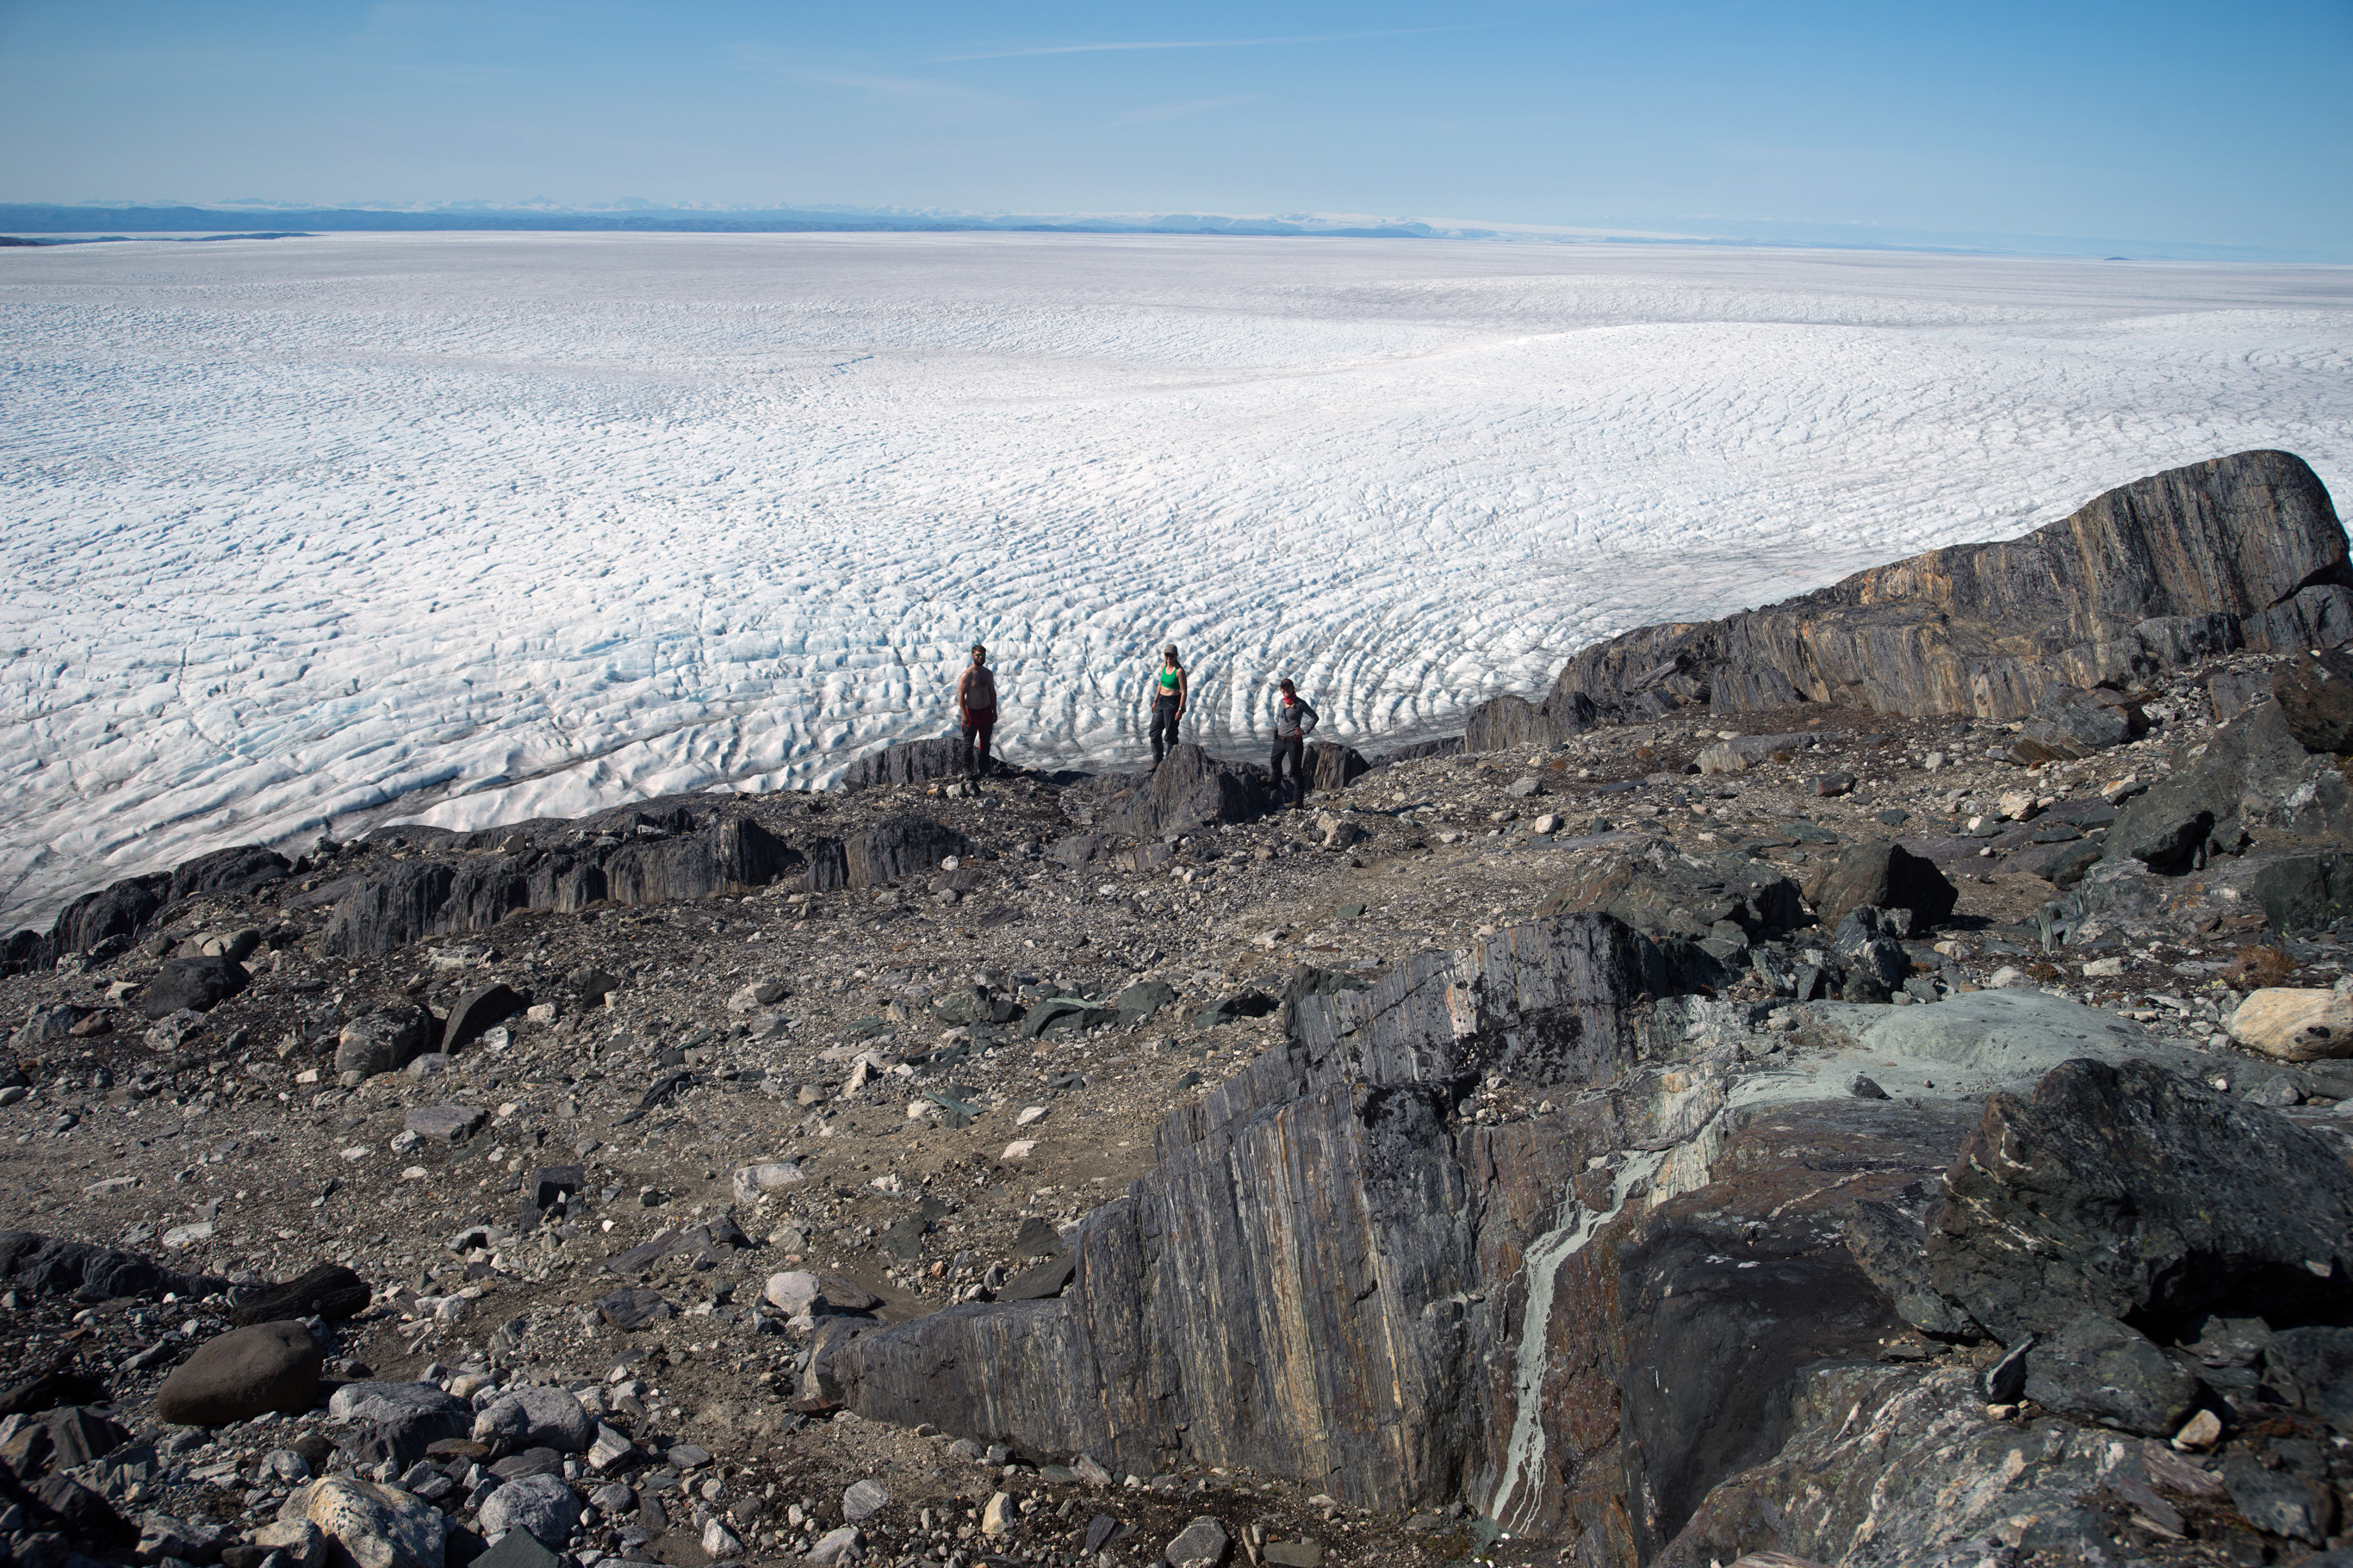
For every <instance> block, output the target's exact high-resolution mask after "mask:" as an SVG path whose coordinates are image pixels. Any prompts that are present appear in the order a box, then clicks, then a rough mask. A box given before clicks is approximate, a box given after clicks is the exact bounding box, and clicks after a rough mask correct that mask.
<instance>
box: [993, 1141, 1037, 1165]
mask: <svg viewBox="0 0 2353 1568" xmlns="http://www.w3.org/2000/svg"><path fill="white" fill-rule="evenodd" d="M1037 1147H1038V1140H1036V1139H1035V1138H1016V1139H1015V1140H1014V1141H1013V1142H1010V1143H1008V1144H1007V1145H1006V1146H1005V1152H1004V1153H1002V1154H1000V1155H998V1156H997V1158H998V1159H1000V1160H1027V1159H1028V1158H1029V1152H1030V1151H1031V1150H1033V1149H1035V1148H1037Z"/></svg>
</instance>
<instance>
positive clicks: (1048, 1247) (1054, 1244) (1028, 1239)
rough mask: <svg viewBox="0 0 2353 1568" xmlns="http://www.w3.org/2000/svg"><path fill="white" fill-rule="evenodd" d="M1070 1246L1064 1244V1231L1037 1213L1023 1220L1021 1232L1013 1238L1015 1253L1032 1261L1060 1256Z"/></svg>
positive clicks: (1017, 1256) (1018, 1256)
mask: <svg viewBox="0 0 2353 1568" xmlns="http://www.w3.org/2000/svg"><path fill="white" fill-rule="evenodd" d="M1067 1250H1068V1248H1066V1247H1063V1245H1062V1233H1061V1232H1060V1231H1059V1230H1057V1229H1055V1228H1054V1225H1053V1222H1052V1221H1050V1220H1048V1219H1044V1218H1042V1217H1040V1216H1039V1215H1030V1216H1029V1218H1028V1219H1026V1220H1023V1221H1022V1222H1021V1229H1020V1232H1019V1234H1018V1235H1016V1236H1015V1237H1014V1238H1013V1255H1014V1256H1015V1257H1016V1258H1027V1259H1029V1260H1030V1261H1032V1262H1035V1261H1036V1260H1038V1259H1039V1258H1060V1257H1061V1256H1062V1254H1063V1253H1064V1252H1065V1251H1067Z"/></svg>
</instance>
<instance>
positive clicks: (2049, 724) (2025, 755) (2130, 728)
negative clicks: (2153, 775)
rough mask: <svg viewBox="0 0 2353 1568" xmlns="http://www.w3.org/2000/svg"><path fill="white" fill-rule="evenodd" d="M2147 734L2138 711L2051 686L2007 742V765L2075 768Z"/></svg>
mask: <svg viewBox="0 0 2353 1568" xmlns="http://www.w3.org/2000/svg"><path fill="white" fill-rule="evenodd" d="M2147 731H2148V720H2147V718H2146V717H2144V716H2143V715H2142V713H2141V711H2140V710H2139V709H2138V708H2137V707H2133V706H2129V705H2119V704H2112V703H2106V702H2103V701H2101V700H2100V699H2099V696H2098V695H2096V694H2094V693H2093V692H2089V691H2084V690H2079V689H2076V688H2075V687H2073V686H2054V687H2052V689H2050V690H2048V691H2046V692H2044V693H2043V694H2042V700H2040V701H2038V702H2037V703H2035V705H2034V710H2033V711H2032V712H2031V713H2030V714H2029V715H2027V720H2026V726H2025V728H2023V729H2021V731H2019V732H2018V739H2017V740H2015V741H2012V742H2010V761H2011V762H2013V763H2022V764H2024V765H2027V766H2030V767H2031V766H2034V765H2036V764H2039V763H2067V762H2074V761H2076V760H2078V759H2079V758H2083V757H2088V756H2090V755H2091V754H2092V753H2093V752H2105V751H2106V750H2108V749H2109V748H2111V747H2114V746H2121V745H2123V744H2124V743H2125V742H2126V741H2129V740H2131V739H2133V738H2134V737H2135V736H2136V735H2141V734H2146V733H2147Z"/></svg>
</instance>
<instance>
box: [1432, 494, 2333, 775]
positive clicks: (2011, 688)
mask: <svg viewBox="0 0 2353 1568" xmlns="http://www.w3.org/2000/svg"><path fill="white" fill-rule="evenodd" d="M2348 632H2353V569H2348V563H2347V557H2346V542H2345V531H2344V528H2343V526H2342V525H2341V524H2340V523H2339V522H2338V521H2337V514H2336V510H2335V509H2334V508H2333V507H2332V506H2331V505H2330V502H2329V498H2328V492H2327V489H2326V488H2325V487H2323V486H2322V484H2321V483H2320V480H2319V479H2318V478H2317V477H2316V476H2315V475H2314V473H2313V472H2312V470H2311V469H2310V468H2308V467H2306V465H2305V463H2304V462H2303V461H2302V460H2301V459H2300V458H2295V457H2292V456H2290V455H2289V454H2287V453H2284V452H2260V451H2259V452H2242V453H2239V454H2237V455H2235V456H2232V457H2228V458H2215V459H2212V460H2210V461H2207V462H2202V463H2193V464H2190V465H2189V466H2188V467H2186V468H2173V469H2169V470H2168V471H2166V472H2164V473H2161V474H2158V475H2155V476H2153V477H2151V478H2148V479H2139V480H2137V481H2135V482H2134V483H2132V484H2129V485H2126V486H2124V487H2122V488H2120V489H2114V490H2110V491H2108V492H2106V493H2105V494H2104V495H2101V496H2099V497H2097V498H2095V499H2094V500H2092V501H2091V502H2090V503H2089V504H2087V505H2086V506H2084V508H2083V510H2080V511H2077V512H2076V513H2075V514H2074V515H2073V516H2072V517H2068V518H2065V519H2063V520H2062V521H2058V522H2055V523H2052V524H2050V525H2049V526H2048V527H2044V528H2040V529H2037V530H2035V531H2033V532H2031V533H2029V534H2026V535H2025V536H2023V537H2022V538H2019V539H2015V540H2011V541H2009V542H2002V543H1990V544H1964V545H1955V546H1952V547H1949V548H1947V549H1943V550H1934V551H1930V552H1926V553H1925V554H1922V555H1916V556H1914V557H1911V558H1910V559H1908V560H1905V561H1900V562H1896V563H1894V564H1892V565H1887V566H1880V567H1874V568H1873V569H1871V570H1870V571H1866V572H1860V573H1857V574H1854V575H1853V576H1852V577H1848V578H1846V579H1844V580H1843V581H1841V582H1840V583H1837V584H1833V585H1832V586H1831V587H1828V588H1824V589H1820V590H1818V591H1816V592H1814V593H1811V594H1808V595H1802V596H1800V597H1799V598H1795V599H1789V600H1785V601H1783V602H1782V603H1780V604H1778V605H1767V606H1766V607H1765V608H1763V609H1758V610H1751V611H1747V612H1745V613H1743V614H1741V615H1736V616H1729V617H1726V618H1725V619H1724V620H1720V621H1706V622H1701V623H1697V624H1686V625H1667V626H1644V627H1641V628H1640V629H1639V630H1636V631H1631V632H1628V633H1626V634H1625V635H1624V636H1622V637H1613V638H1611V639H1610V640H1609V641H1608V642H1604V643H1599V644H1597V645H1595V646H1594V647H1588V648H1587V649H1585V650H1584V651H1583V652H1581V653H1579V654H1578V655H1577V657H1576V658H1574V659H1572V660H1570V661H1569V663H1568V664H1567V666H1566V667H1565V668H1563V669H1562V670H1561V672H1560V674H1559V676H1558V677H1557V678H1556V679H1555V681H1554V683H1553V686H1552V689H1551V691H1550V692H1549V693H1548V694H1547V695H1546V698H1545V700H1544V701H1543V702H1542V703H1541V704H1539V705H1538V706H1537V708H1536V709H1535V711H1534V713H1533V714H1532V715H1531V716H1529V717H1527V718H1526V719H1525V720H1523V721H1521V722H1520V723H1519V724H1518V725H1517V726H1516V727H1515V728H1514V732H1513V733H1512V734H1510V735H1508V736H1505V737H1501V738H1499V739H1497V740H1496V741H1494V742H1491V743H1493V744H1517V743H1519V742H1521V741H1523V740H1535V739H1542V738H1550V737H1552V736H1555V735H1557V734H1559V733H1564V732H1567V729H1568V727H1569V726H1571V725H1573V724H1575V723H1576V722H1577V721H1579V718H1580V717H1581V716H1582V715H1583V714H1585V713H1586V712H1588V711H1592V712H1598V713H1599V714H1602V715H1605V716H1609V717H1612V718H1620V717H1636V716H1644V715H1649V714H1652V713H1656V712H1658V711H1661V710H1662V699H1663V700H1665V702H1666V704H1667V705H1669V706H1672V703H1673V702H1675V701H1678V700H1680V701H1683V702H1704V703H1707V704H1708V705H1710V706H1711V707H1712V708H1713V709H1714V710H1715V711H1717V712H1719V713H1736V712H1746V711H1752V710H1767V709H1778V708H1783V707H1787V706H1788V705H1789V704H1790V703H1792V702H1794V701H1797V700H1811V701H1817V702H1831V703H1835V704H1837V705H1839V706H1841V707H1846V708H1859V709H1873V710H1881V711H1892V712H1897V713H1906V714H1913V715H1921V714H1928V713H1947V712H1972V713H1975V714H1976V715H1977V716H1978V717H1979V718H1984V719H2000V720H2010V719H2016V718H2020V717H2021V716H2022V715H2024V714H2026V713H2028V712H2030V711H2031V710H2032V709H2033V708H2034V706H2035V704H2036V703H2037V702H2038V701H2039V700H2041V699H2042V696H2043V694H2044V693H2045V692H2047V691H2050V690H2052V689H2054V688H2059V687H2080V688H2088V687H2093V686H2096V685H2098V684H2099V683H2100V682H2102V681H2104V680H2116V679H2129V678H2132V677H2135V676H2138V675H2146V674H2148V673H2152V672H2154V671H2156V670H2158V669H2161V668H2171V667H2177V666H2179V665H2182V664H2186V663H2189V662H2191V661H2193V660H2195V659H2198V658H2208V657H2211V656H2213V655H2215V654H2219V653H2223V652H2227V651H2229V650H2230V649H2232V648H2233V647H2249V648H2253V649H2258V650H2263V651H2272V652H2283V653H2284V652H2286V651H2288V650H2290V649H2293V648H2295V647H2327V646H2334V645H2336V644H2337V643H2340V642H2343V641H2344V640H2345V639H2346V637H2347V636H2348ZM1662 672H1663V673H1662ZM1494 706H1495V705H1493V704H1491V705H1489V709H1482V710H1481V713H1482V715H1484V714H1485V713H1486V712H1488V711H1489V710H1491V709H1493V707H1494ZM1475 722H1476V718H1475V717H1474V723H1475ZM1473 749H1474V750H1476V749H1485V748H1484V747H1482V746H1481V745H1479V744H1478V743H1477V742H1473Z"/></svg>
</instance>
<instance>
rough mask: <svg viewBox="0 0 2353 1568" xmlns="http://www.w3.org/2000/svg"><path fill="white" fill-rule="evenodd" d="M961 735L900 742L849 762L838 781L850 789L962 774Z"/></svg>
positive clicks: (914, 781)
mask: <svg viewBox="0 0 2353 1568" xmlns="http://www.w3.org/2000/svg"><path fill="white" fill-rule="evenodd" d="M964 772H965V764H964V742H963V740H962V739H961V738H946V739H939V740H929V741H903V742H900V743H899V744H897V745H894V746H885V747H883V748H882V749H881V751H879V752H874V753H873V754H871V756H864V757H860V758H859V759H858V760H857V761H856V762H854V763H850V764H849V773H846V774H845V775H843V779H842V782H843V783H844V784H848V785H849V787H850V788H852V789H859V788H863V787H866V786H869V785H873V784H929V783H931V782H932V781H933V780H934V779H945V778H962V777H963V776H964Z"/></svg>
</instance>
